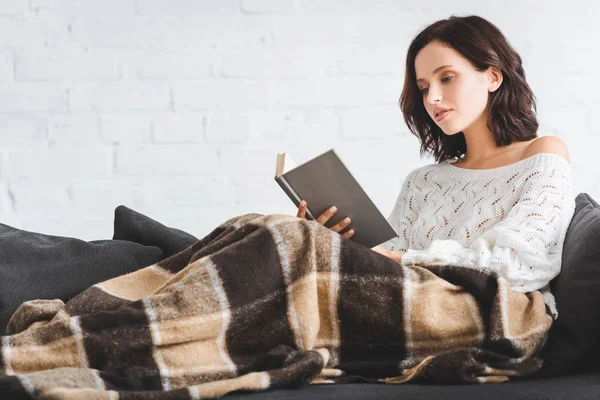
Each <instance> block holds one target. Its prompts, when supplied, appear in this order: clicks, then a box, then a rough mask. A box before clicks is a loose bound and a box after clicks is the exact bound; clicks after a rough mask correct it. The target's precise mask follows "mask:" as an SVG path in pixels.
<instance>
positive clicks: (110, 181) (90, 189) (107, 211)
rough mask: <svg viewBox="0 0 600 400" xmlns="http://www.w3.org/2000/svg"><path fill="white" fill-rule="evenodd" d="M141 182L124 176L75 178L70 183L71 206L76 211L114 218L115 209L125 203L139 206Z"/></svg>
mask: <svg viewBox="0 0 600 400" xmlns="http://www.w3.org/2000/svg"><path fill="white" fill-rule="evenodd" d="M138 186H139V184H137V183H136V182H134V181H133V180H131V179H127V178H123V177H107V178H85V179H83V178H75V179H72V180H71V181H70V183H69V193H70V195H71V207H72V210H73V212H75V213H86V214H89V215H97V216H100V215H104V216H105V218H106V219H107V220H109V219H110V220H112V216H113V215H114V209H115V208H116V207H117V206H118V205H120V204H125V205H128V207H133V208H135V207H137V206H139V205H140V204H141V203H140V201H139V200H140V199H139V198H138V197H139V194H138V190H137V187H138Z"/></svg>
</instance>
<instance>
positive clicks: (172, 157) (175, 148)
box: [116, 145, 219, 176]
mask: <svg viewBox="0 0 600 400" xmlns="http://www.w3.org/2000/svg"><path fill="white" fill-rule="evenodd" d="M116 156H117V158H116V170H117V173H118V174H120V175H141V176H156V175H160V176H178V175H195V176H211V175H213V174H215V173H216V171H215V170H216V169H217V166H218V161H219V159H218V155H217V152H216V151H215V149H213V148H210V147H208V146H206V145H204V146H199V145H197V146H193V145H160V146H159V145H154V146H135V147H134V146H131V147H130V146H128V147H120V148H117V149H116Z"/></svg>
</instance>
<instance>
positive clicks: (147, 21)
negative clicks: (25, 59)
mask: <svg viewBox="0 0 600 400" xmlns="http://www.w3.org/2000/svg"><path fill="white" fill-rule="evenodd" d="M165 4H167V3H165ZM274 25H277V26H279V21H275V20H273V19H272V18H267V16H252V17H250V16H248V15H242V14H212V13H200V14H190V15H177V16H170V15H165V16H161V17H160V18H157V17H146V16H138V17H135V18H132V17H127V16H112V17H110V18H108V17H102V16H100V17H97V18H91V17H82V18H77V19H74V20H73V21H71V22H70V27H71V31H72V34H71V36H72V39H73V41H74V42H75V43H79V44H83V45H90V46H101V47H110V48H116V49H118V48H120V49H134V50H136V51H137V50H140V49H154V50H157V49H160V50H165V51H169V52H173V51H178V50H190V49H192V50H193V49H194V48H198V49H204V48H207V47H208V48H210V47H211V46H215V47H218V48H220V47H222V46H223V45H231V44H235V45H237V46H249V45H257V44H260V43H266V42H271V41H273V40H274V36H273V31H274ZM296 37H297V32H296Z"/></svg>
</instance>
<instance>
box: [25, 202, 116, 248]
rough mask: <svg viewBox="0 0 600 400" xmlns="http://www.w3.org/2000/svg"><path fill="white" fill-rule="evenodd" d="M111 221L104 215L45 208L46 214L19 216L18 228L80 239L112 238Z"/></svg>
mask: <svg viewBox="0 0 600 400" xmlns="http://www.w3.org/2000/svg"><path fill="white" fill-rule="evenodd" d="M112 225H113V221H112V219H110V218H107V217H105V216H104V215H103V216H102V217H100V218H92V217H90V216H89V215H86V214H74V213H73V212H70V211H68V210H67V211H60V210H51V209H47V210H46V214H45V215H44V214H26V215H25V216H23V217H20V218H19V226H18V228H19V229H23V230H26V231H30V232H40V233H44V234H46V235H54V236H62V237H71V238H76V239H80V240H85V241H89V240H101V239H102V240H106V239H110V238H112V233H113V232H112V231H113V226H112Z"/></svg>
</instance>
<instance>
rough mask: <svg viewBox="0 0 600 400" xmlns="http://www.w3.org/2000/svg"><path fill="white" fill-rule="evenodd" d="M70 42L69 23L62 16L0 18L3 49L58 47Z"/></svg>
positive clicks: (0, 40) (0, 43)
mask: <svg viewBox="0 0 600 400" xmlns="http://www.w3.org/2000/svg"><path fill="white" fill-rule="evenodd" d="M69 40H70V39H69V30H68V22H67V20H66V19H65V18H64V17H62V16H56V15H45V16H44V17H39V16H32V15H27V16H26V17H24V18H23V17H18V18H11V19H9V18H0V46H2V47H13V48H14V47H22V46H25V47H27V46H32V47H42V46H58V45H62V44H66V43H69Z"/></svg>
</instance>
